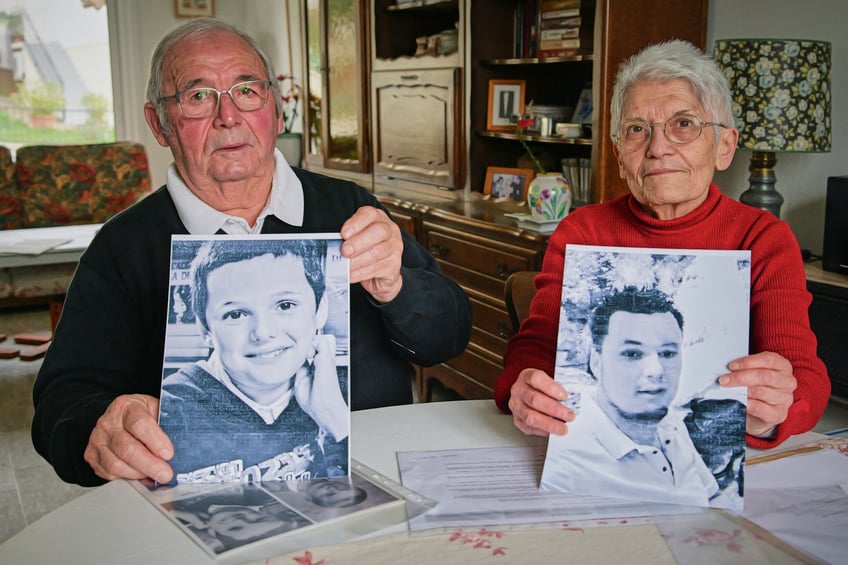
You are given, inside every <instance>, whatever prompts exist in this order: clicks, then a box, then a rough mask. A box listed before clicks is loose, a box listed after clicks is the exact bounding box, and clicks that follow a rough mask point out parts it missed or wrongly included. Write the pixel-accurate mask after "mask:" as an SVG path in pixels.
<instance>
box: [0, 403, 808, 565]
mask: <svg viewBox="0 0 848 565" xmlns="http://www.w3.org/2000/svg"><path fill="white" fill-rule="evenodd" d="M805 436H806V435H805ZM805 436H799V437H798V439H793V440H790V441H794V442H795V443H799V442H802V441H803V440H805V439H806V440H809V439H810V438H809V437H805ZM544 441H545V440H544V439H542V438H538V437H528V436H525V435H523V434H521V433H520V432H519V431H518V430H517V429H516V428H515V427H514V426H513V424H512V418H511V416H506V415H503V414H501V413H500V412H498V410H497V409H496V408H495V405H494V402H492V401H491V400H471V401H455V402H434V403H427V404H413V405H407V406H396V407H390V408H380V409H374V410H364V411H359V412H354V413H353V414H352V430H351V450H352V454H353V457H355V458H356V459H357V460H359V461H361V462H362V463H364V464H365V465H368V466H369V467H371V468H373V469H374V470H376V471H379V472H381V473H383V474H384V475H386V476H387V477H389V478H392V479H394V480H399V473H398V468H397V460H396V456H395V454H396V452H398V451H411V450H415V451H420V450H438V449H463V448H474V447H507V446H516V445H528V444H532V443H543V442H544ZM629 527H630V528H637V526H629ZM396 531H397V528H395V529H393V532H396ZM271 555H273V553H272V554H271ZM212 562H213V561H212V560H211V559H210V558H209V557H208V556H207V555H206V554H205V553H204V552H203V550H201V549H200V547H199V546H197V545H196V544H195V543H194V542H193V541H192V540H190V539H189V538H188V537H187V536H186V535H185V534H184V533H183V532H182V531H180V529H179V528H177V527H176V526H175V525H174V524H173V523H171V522H170V521H169V520H168V519H167V518H166V517H165V516H163V515H162V514H161V513H160V512H159V511H158V510H157V509H156V508H155V507H154V506H153V505H152V504H151V503H150V502H149V501H147V500H146V499H145V498H144V497H143V496H142V495H141V494H140V493H138V492H137V491H136V490H135V489H134V488H133V487H132V486H130V484H129V483H126V482H123V481H115V482H111V483H108V484H106V485H104V486H102V487H98V488H96V489H93V490H92V491H90V492H88V493H86V494H84V495H82V496H81V497H79V498H77V499H75V500H73V501H71V502H69V503H67V504H65V505H64V506H62V507H61V508H58V509H57V510H55V511H53V512H51V513H50V514H48V515H46V516H44V517H43V518H41V519H40V520H38V521H37V522H35V523H33V524H31V525H30V526H28V527H27V528H25V529H24V530H23V531H21V532H19V533H18V534H17V535H15V536H14V537H12V538H10V539H9V540H7V541H6V542H5V543H4V544H3V545H2V546H0V563H3V564H6V563H9V564H12V563H27V564H41V563H43V564H53V563H75V564H76V563H80V564H83V563H92V564H93V563H121V564H122V565H130V564H134V563H138V564H143V565H148V564H150V563H156V564H168V563H180V564H193V563H212ZM287 562H288V561H287ZM459 562H463V561H459ZM503 562H504V563H506V562H507V561H503Z"/></svg>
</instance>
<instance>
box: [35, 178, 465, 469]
mask: <svg viewBox="0 0 848 565" xmlns="http://www.w3.org/2000/svg"><path fill="white" fill-rule="evenodd" d="M295 173H296V174H297V176H298V178H300V180H301V183H302V185H303V193H304V218H303V226H291V225H289V224H286V223H285V222H283V221H281V220H279V219H277V218H276V217H274V216H269V217H267V218H266V219H265V222H264V225H263V228H262V232H263V233H322V232H324V233H332V232H339V231H340V230H341V226H342V224H343V223H344V222H345V221H346V220H347V219H348V218H349V217H350V216H351V215H353V213H354V212H355V211H356V210H357V209H358V208H360V207H361V206H376V207H379V208H381V209H384V208H383V207H382V206H381V205H380V204H379V202H378V201H377V200H376V198H375V197H374V196H373V195H371V194H370V193H368V192H367V191H366V190H365V189H363V188H362V187H360V186H357V185H356V184H354V183H352V182H348V181H343V180H337V179H331V178H328V177H325V176H322V175H317V174H315V173H311V172H308V171H303V170H300V169H295ZM187 233H188V232H187V230H186V228H185V226H184V225H183V223H182V222H181V221H180V218H179V216H178V214H177V209H176V207H175V206H174V203H173V201H172V200H171V197H170V194H169V193H168V191H167V189H166V188H165V187H162V188H160V189H159V190H157V191H156V192H154V193H153V194H151V195H149V196H148V197H146V198H144V199H143V200H141V201H140V202H138V203H137V204H135V205H133V206H131V207H130V208H128V209H127V210H125V211H123V212H121V213H120V214H118V215H116V216H115V217H113V218H112V219H111V220H109V221H108V222H107V223H106V224H105V225H104V226H103V228H102V229H101V230H100V232H99V233H98V234H97V235H96V236H95V238H94V240H93V241H92V242H91V245H90V246H89V247H88V249H87V250H86V251H85V253H84V254H83V256H82V258H81V259H80V262H79V266H78V267H77V270H76V273H75V275H74V278H73V280H72V282H71V285H70V288H69V289H68V294H67V297H66V299H65V305H64V308H63V310H62V318H61V321H60V323H59V325H58V327H57V328H56V334H55V336H54V340H53V343H52V345H51V346H50V349H49V351H48V353H47V355H46V357H45V359H44V363H43V365H42V367H41V370H40V371H39V374H38V378H37V379H36V383H35V387H34V389H33V400H34V403H35V416H34V420H33V424H32V438H33V444H34V446H35V449H36V450H37V451H38V452H39V453H40V454H41V455H42V456H43V457H44V458H45V459H47V461H49V462H50V463H51V464H52V465H53V467H54V468H55V470H56V472H57V474H58V475H59V476H60V477H61V478H62V479H63V480H65V481H67V482H73V483H78V484H81V485H86V486H88V485H97V484H102V483H103V482H104V481H103V479H101V478H99V477H97V476H96V475H95V474H94V471H93V470H92V469H91V467H90V466H89V465H88V463H86V462H85V460H84V459H83V452H84V451H85V447H86V445H87V443H88V438H89V436H90V435H91V431H92V430H93V429H94V426H95V424H96V423H97V419H98V418H99V417H100V416H101V415H102V414H103V413H104V412H105V410H106V408H107V407H108V406H109V404H110V403H111V402H112V401H113V400H114V399H115V398H116V397H117V396H119V395H122V394H134V393H141V394H148V395H151V396H156V397H158V396H159V393H160V387H161V375H162V361H163V354H164V344H165V327H166V321H167V320H166V317H167V304H168V283H169V280H168V279H169V269H170V249H171V234H187ZM403 238H404V251H403V262H402V267H401V274H402V276H403V288H402V289H401V292H400V294H399V295H398V296H397V297H395V299H394V300H393V301H391V302H390V303H387V304H377V303H376V302H374V301H373V300H372V299H371V298H370V296H369V295H368V294H367V293H366V292H365V290H364V289H363V288H362V286H361V285H359V284H354V285H351V292H350V317H351V343H352V351H351V363H350V371H351V384H350V389H351V390H350V394H351V408H352V409H353V410H361V409H366V408H375V407H379V406H390V405H395V404H404V403H409V402H411V400H412V393H411V384H410V381H411V377H412V374H413V370H412V366H411V363H415V364H418V365H423V366H429V365H433V364H436V363H439V362H442V361H446V360H447V359H450V358H451V357H455V356H456V355H458V354H459V353H461V352H462V351H463V350H464V348H465V346H466V345H467V343H468V339H469V337H470V334H471V308H470V305H469V302H468V297H467V296H466V295H465V293H464V292H463V291H462V289H461V288H460V287H459V286H458V285H457V284H455V283H454V282H453V281H451V280H450V279H448V278H447V277H445V276H444V275H442V274H441V272H440V271H439V268H438V265H437V263H436V261H435V259H433V257H432V256H431V255H430V254H429V253H428V252H427V251H426V250H425V249H424V248H423V247H421V245H419V244H418V243H417V242H416V241H415V240H414V239H412V238H411V237H409V236H408V235H407V234H406V233H404V234H403Z"/></svg>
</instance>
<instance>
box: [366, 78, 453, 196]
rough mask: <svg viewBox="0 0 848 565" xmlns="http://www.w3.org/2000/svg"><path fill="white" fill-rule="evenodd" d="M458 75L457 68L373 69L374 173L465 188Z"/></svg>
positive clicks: (381, 175)
mask: <svg viewBox="0 0 848 565" xmlns="http://www.w3.org/2000/svg"><path fill="white" fill-rule="evenodd" d="M460 77H461V74H460V72H459V69H458V68H453V69H429V70H426V69H414V70H405V71H376V72H374V73H373V74H372V98H371V100H372V115H373V116H374V128H373V136H374V175H375V176H376V177H381V180H383V179H385V180H388V181H390V179H392V178H403V179H407V180H410V181H416V182H420V183H424V184H428V185H436V186H440V187H445V188H451V189H455V188H461V187H462V182H463V180H464V179H463V178H462V177H461V168H460V163H461V162H462V148H461V146H460V143H459V139H460V135H459V132H460V124H461V123H462V120H461V116H462V100H461V98H460V96H459V93H460V92H462V88H461V84H460Z"/></svg>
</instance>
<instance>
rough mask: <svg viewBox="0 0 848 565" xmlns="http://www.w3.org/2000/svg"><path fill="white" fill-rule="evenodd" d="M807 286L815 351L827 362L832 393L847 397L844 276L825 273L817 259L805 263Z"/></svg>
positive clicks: (847, 333) (846, 284)
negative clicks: (810, 300) (809, 293)
mask: <svg viewBox="0 0 848 565" xmlns="http://www.w3.org/2000/svg"><path fill="white" fill-rule="evenodd" d="M805 268H806V271H807V289H808V290H809V291H810V292H811V293H812V295H813V302H812V304H810V326H812V328H813V332H814V333H815V334H816V339H817V340H818V355H819V357H820V358H821V360H822V361H824V364H825V366H827V372H828V375H830V382H831V385H832V387H833V389H832V393H833V394H834V395H836V396H839V397H840V398H843V399H845V400H848V350H846V347H845V345H846V344H848V325H846V322H845V321H846V320H848V276H846V275H841V274H837V273H829V272H826V271H824V270H822V268H821V261H814V262H811V263H807V264H806V266H805Z"/></svg>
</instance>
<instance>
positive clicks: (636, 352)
mask: <svg viewBox="0 0 848 565" xmlns="http://www.w3.org/2000/svg"><path fill="white" fill-rule="evenodd" d="M682 339H683V333H682V331H681V329H680V326H678V324H677V320H676V319H675V318H674V316H673V315H672V314H671V313H669V312H663V313H657V314H633V313H631V312H615V313H613V314H612V315H611V316H610V318H609V332H608V333H607V336H606V337H605V338H604V341H603V344H602V347H601V351H600V353H598V352H597V351H595V352H593V355H592V358H593V361H592V369H593V372H594V373H595V375H597V376H598V379H599V381H600V386H601V388H602V390H603V394H604V395H605V396H606V398H607V399H608V400H609V401H610V402H611V403H612V404H613V405H614V406H616V407H617V408H618V410H619V411H620V412H622V413H623V414H625V415H643V416H652V417H659V418H662V417H663V416H665V414H666V412H667V411H668V406H669V405H670V404H671V401H672V400H673V399H674V395H675V394H676V393H677V387H678V384H679V382H680V371H681V367H682V363H681V361H682V359H681V342H682Z"/></svg>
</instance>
